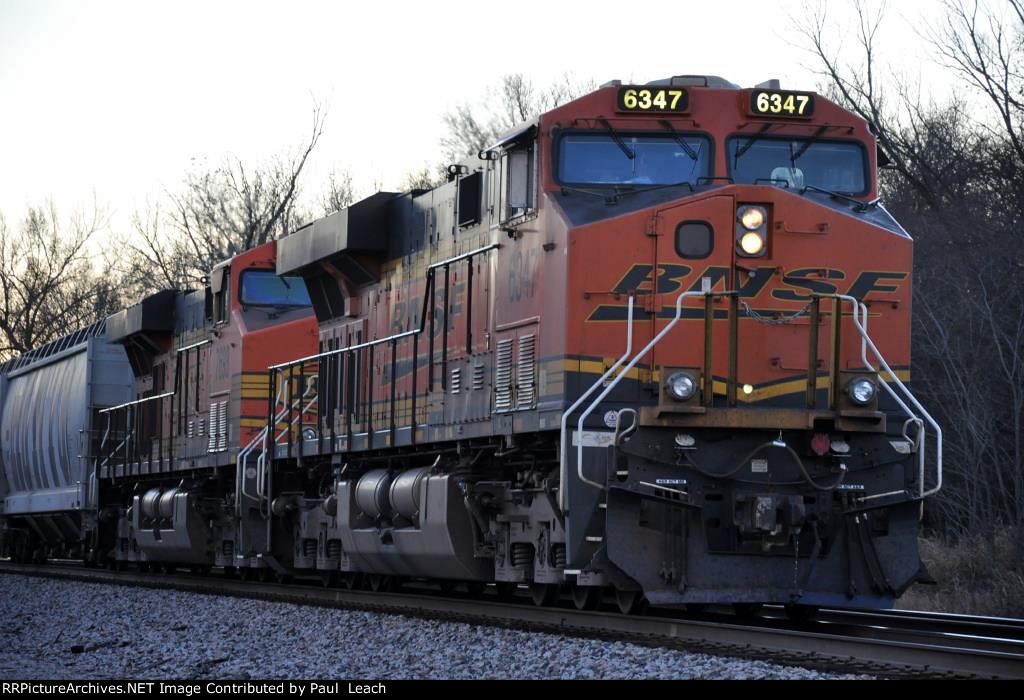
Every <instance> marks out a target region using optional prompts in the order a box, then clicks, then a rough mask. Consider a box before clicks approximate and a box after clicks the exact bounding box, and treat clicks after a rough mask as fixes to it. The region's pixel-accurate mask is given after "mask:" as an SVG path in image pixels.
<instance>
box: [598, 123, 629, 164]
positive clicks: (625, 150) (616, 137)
mask: <svg viewBox="0 0 1024 700" xmlns="http://www.w3.org/2000/svg"><path fill="white" fill-rule="evenodd" d="M597 121H598V123H600V124H601V126H603V127H604V128H605V129H607V130H608V135H609V136H611V137H612V141H614V142H615V145H616V146H618V147H619V148H621V149H622V152H623V153H625V154H626V157H627V158H629V159H630V160H634V159H635V158H636V153H633V151H632V149H630V147H629V146H627V145H626V142H625V141H623V140H622V137H621V136H619V132H617V131H616V130H615V129H613V128H612V125H611V124H610V123H609V122H608V120H607V119H605V118H604V117H598V118H597Z"/></svg>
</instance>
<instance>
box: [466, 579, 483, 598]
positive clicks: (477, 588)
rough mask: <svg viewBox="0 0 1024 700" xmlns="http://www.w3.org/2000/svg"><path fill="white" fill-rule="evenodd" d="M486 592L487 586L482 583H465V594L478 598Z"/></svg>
mask: <svg viewBox="0 0 1024 700" xmlns="http://www.w3.org/2000/svg"><path fill="white" fill-rule="evenodd" d="M485 590H487V584H486V583H484V582H483V581H466V593H469V594H470V595H472V596H478V595H480V594H481V593H483V592H484V591H485Z"/></svg>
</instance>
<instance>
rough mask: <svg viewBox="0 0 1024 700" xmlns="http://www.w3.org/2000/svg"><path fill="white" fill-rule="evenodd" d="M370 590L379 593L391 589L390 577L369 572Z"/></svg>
mask: <svg viewBox="0 0 1024 700" xmlns="http://www.w3.org/2000/svg"><path fill="white" fill-rule="evenodd" d="M369 579H370V590H371V591H373V592H374V593H381V592H384V591H389V590H391V583H392V582H391V577H390V576H385V575H384V574H370V576H369Z"/></svg>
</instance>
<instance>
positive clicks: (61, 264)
mask: <svg viewBox="0 0 1024 700" xmlns="http://www.w3.org/2000/svg"><path fill="white" fill-rule="evenodd" d="M103 225H104V218H103V214H102V213H101V212H100V211H99V210H98V209H96V208H95V207H94V208H93V210H92V212H91V213H90V214H88V215H86V214H83V213H78V214H75V215H74V216H72V217H70V219H69V221H68V223H67V225H66V226H63V225H62V224H61V221H60V216H59V214H58V211H57V208H56V206H55V205H54V204H53V203H52V202H51V203H48V204H46V205H44V206H40V207H32V208H30V209H29V210H28V213H27V215H26V217H25V219H24V222H23V223H22V225H21V226H20V227H19V228H18V230H17V231H12V230H11V228H10V227H9V226H8V224H7V222H6V220H5V219H4V218H3V217H2V216H0V358H4V359H6V358H10V357H12V356H15V355H19V354H22V353H25V352H27V351H28V350H31V349H32V348H35V347H38V346H40V345H43V344H45V343H47V342H49V341H51V340H55V339H57V338H60V337H61V336H63V335H66V334H68V333H70V332H72V331H74V330H77V329H78V328H81V327H83V326H86V325H88V324H90V323H92V322H94V321H96V320H98V319H100V318H103V317H104V316H106V315H107V314H108V313H110V312H112V311H113V310H115V309H116V308H119V306H120V304H121V301H122V299H121V296H120V290H119V286H118V284H117V282H116V281H115V280H114V279H112V278H111V277H110V276H109V275H107V274H106V272H105V270H102V269H101V270H96V269H95V268H94V265H93V263H92V261H91V260H90V258H89V255H88V252H87V251H86V245H87V244H88V243H89V241H90V240H91V239H92V238H93V236H94V235H95V234H96V232H97V231H98V230H99V229H100V228H102V227H103Z"/></svg>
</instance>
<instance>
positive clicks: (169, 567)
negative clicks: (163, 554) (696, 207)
mask: <svg viewBox="0 0 1024 700" xmlns="http://www.w3.org/2000/svg"><path fill="white" fill-rule="evenodd" d="M177 570H178V566H177V565H176V564H164V573H165V574H173V573H174V572H175V571H177Z"/></svg>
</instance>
